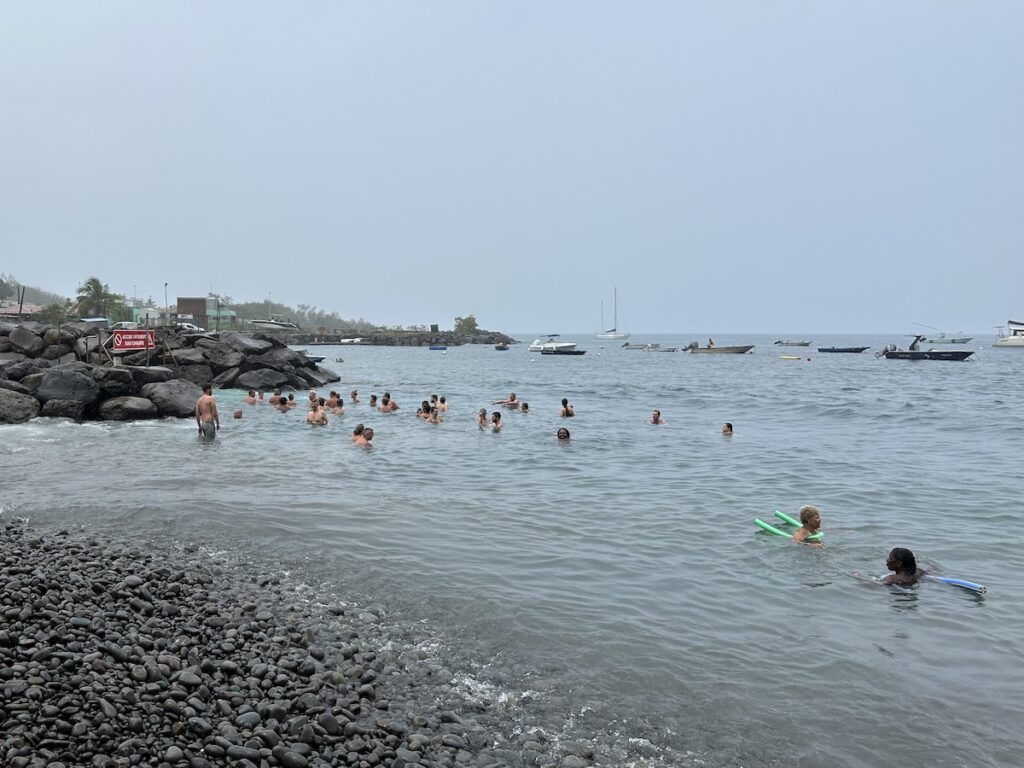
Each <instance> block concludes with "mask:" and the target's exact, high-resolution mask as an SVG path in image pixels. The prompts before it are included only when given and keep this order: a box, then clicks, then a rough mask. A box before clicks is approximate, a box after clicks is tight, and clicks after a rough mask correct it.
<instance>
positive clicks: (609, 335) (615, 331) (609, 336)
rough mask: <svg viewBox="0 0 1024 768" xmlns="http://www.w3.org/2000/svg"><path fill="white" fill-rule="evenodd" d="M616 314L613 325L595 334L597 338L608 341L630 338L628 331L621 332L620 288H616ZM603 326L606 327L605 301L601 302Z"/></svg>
mask: <svg viewBox="0 0 1024 768" xmlns="http://www.w3.org/2000/svg"><path fill="white" fill-rule="evenodd" d="M614 306H615V314H614V315H613V320H612V323H613V324H612V327H611V328H609V329H608V330H607V331H601V333H598V334H595V335H594V338H595V339H604V340H607V341H625V340H626V339H628V338H629V334H628V333H619V327H618V326H619V289H618V288H616V289H615V305H614ZM601 327H602V328H604V302H603V301H602V302H601Z"/></svg>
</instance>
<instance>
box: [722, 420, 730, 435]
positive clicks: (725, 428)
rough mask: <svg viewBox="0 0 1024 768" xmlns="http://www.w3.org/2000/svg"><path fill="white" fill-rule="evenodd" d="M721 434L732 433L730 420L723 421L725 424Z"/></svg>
mask: <svg viewBox="0 0 1024 768" xmlns="http://www.w3.org/2000/svg"><path fill="white" fill-rule="evenodd" d="M722 434H723V435H731V434H732V422H731V421H727V422H725V425H724V426H723V427H722Z"/></svg>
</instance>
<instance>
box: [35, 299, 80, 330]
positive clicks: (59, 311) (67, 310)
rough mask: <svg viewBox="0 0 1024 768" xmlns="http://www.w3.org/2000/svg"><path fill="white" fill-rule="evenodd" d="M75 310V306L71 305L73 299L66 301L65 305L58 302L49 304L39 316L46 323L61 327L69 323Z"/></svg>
mask: <svg viewBox="0 0 1024 768" xmlns="http://www.w3.org/2000/svg"><path fill="white" fill-rule="evenodd" d="M74 309H75V305H74V304H72V303H71V299H64V303H63V304H61V303H60V302H56V301H55V302H54V303H53V304H48V305H47V306H46V307H45V308H44V309H43V311H42V312H40V313H39V316H40V317H41V318H43V320H45V321H46V322H48V323H52V324H53V325H57V326H59V325H61V324H63V323H66V322H67V320H68V318H69V317H70V316H71V314H72V313H73V311H74Z"/></svg>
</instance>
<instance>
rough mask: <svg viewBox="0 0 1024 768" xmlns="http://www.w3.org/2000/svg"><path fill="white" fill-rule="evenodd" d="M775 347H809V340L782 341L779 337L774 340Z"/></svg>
mask: <svg viewBox="0 0 1024 768" xmlns="http://www.w3.org/2000/svg"><path fill="white" fill-rule="evenodd" d="M775 346H776V347H809V346H811V342H809V341H784V340H783V339H779V340H778V341H776V342H775Z"/></svg>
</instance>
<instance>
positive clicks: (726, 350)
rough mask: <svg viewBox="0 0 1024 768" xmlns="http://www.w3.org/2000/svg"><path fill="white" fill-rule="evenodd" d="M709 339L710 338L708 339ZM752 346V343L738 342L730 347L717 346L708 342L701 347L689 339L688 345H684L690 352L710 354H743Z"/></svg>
mask: <svg viewBox="0 0 1024 768" xmlns="http://www.w3.org/2000/svg"><path fill="white" fill-rule="evenodd" d="M709 341H710V339H709ZM753 348H754V345H753V344H740V345H734V346H731V347H719V346H716V345H714V344H709V345H708V346H706V347H702V346H701V345H700V344H698V343H697V342H696V341H691V342H690V346H688V347H684V349H687V350H689V351H690V353H691V354H694V355H696V354H710V355H744V354H746V353H747V352H749V351H750V350H752V349H753Z"/></svg>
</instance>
